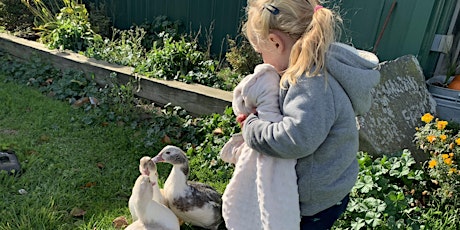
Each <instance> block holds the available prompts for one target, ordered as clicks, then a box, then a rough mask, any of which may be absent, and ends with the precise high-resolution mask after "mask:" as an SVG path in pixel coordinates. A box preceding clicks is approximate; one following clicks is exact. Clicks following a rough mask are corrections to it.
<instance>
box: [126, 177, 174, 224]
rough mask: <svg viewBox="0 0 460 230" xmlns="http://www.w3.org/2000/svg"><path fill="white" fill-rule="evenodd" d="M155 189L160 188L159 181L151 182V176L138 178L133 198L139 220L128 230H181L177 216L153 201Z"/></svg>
mask: <svg viewBox="0 0 460 230" xmlns="http://www.w3.org/2000/svg"><path fill="white" fill-rule="evenodd" d="M151 174H154V173H151ZM154 187H158V184H157V181H156V180H154V181H151V180H150V178H149V176H147V175H140V176H139V177H138V178H137V180H136V183H135V184H134V188H133V194H132V195H131V197H133V199H132V200H133V204H134V208H135V210H136V214H137V217H138V219H137V220H136V221H134V222H133V223H132V224H130V225H129V226H128V227H126V230H179V229H180V226H179V221H178V219H177V217H176V215H175V214H174V213H173V212H172V211H171V210H170V209H169V208H167V207H166V206H164V205H162V204H160V203H158V202H156V201H154V200H152V194H153V192H154V191H153V190H154Z"/></svg>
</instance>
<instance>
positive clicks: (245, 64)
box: [225, 38, 262, 75]
mask: <svg viewBox="0 0 460 230" xmlns="http://www.w3.org/2000/svg"><path fill="white" fill-rule="evenodd" d="M227 40H228V44H229V47H230V49H229V51H228V52H227V53H226V54H225V57H226V58H227V61H228V62H229V63H230V65H231V66H232V68H233V70H234V71H235V72H237V73H240V74H244V75H247V74H249V73H252V72H254V67H255V66H256V65H257V64H260V63H262V58H261V57H260V55H259V54H258V53H257V52H256V51H254V48H252V46H251V44H250V43H249V41H248V40H246V39H244V38H242V39H240V41H238V40H236V39H235V40H232V39H230V38H229V39H227Z"/></svg>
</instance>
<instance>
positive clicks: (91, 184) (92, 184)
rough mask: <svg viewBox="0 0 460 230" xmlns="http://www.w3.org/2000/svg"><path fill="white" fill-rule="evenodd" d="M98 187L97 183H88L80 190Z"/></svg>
mask: <svg viewBox="0 0 460 230" xmlns="http://www.w3.org/2000/svg"><path fill="white" fill-rule="evenodd" d="M95 185H96V182H88V183H86V184H85V185H84V186H81V187H80V188H91V187H93V186H95Z"/></svg>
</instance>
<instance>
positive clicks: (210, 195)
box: [188, 181, 222, 204]
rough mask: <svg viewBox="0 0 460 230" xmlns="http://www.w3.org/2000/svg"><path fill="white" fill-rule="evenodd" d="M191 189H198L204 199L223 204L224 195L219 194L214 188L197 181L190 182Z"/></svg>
mask: <svg viewBox="0 0 460 230" xmlns="http://www.w3.org/2000/svg"><path fill="white" fill-rule="evenodd" d="M188 184H189V186H190V187H192V188H194V189H196V190H197V191H198V192H199V193H200V194H202V195H203V196H204V197H203V198H204V199H206V200H210V201H214V202H217V203H219V204H221V203H222V195H221V194H220V193H219V192H217V191H216V190H215V189H214V188H213V187H212V186H210V185H208V184H204V183H200V182H196V181H188Z"/></svg>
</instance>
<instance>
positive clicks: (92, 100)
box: [89, 97, 99, 106]
mask: <svg viewBox="0 0 460 230" xmlns="http://www.w3.org/2000/svg"><path fill="white" fill-rule="evenodd" d="M89 102H90V103H91V105H93V106H97V105H99V100H98V99H97V98H95V97H89Z"/></svg>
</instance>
